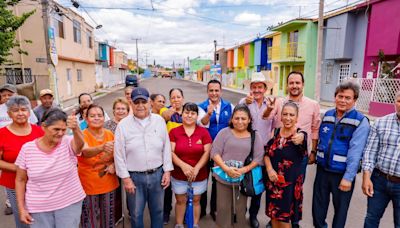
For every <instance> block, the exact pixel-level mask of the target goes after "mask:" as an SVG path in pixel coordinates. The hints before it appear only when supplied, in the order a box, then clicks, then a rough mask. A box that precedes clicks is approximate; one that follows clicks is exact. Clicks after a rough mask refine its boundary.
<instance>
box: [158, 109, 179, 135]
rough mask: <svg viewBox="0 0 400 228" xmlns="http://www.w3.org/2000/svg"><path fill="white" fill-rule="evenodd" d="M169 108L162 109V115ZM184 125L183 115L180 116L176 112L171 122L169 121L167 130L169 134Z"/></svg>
mask: <svg viewBox="0 0 400 228" xmlns="http://www.w3.org/2000/svg"><path fill="white" fill-rule="evenodd" d="M167 110H168V108H166V107H164V108H161V110H160V115H162V114H163V112H165V111H167ZM181 125H182V115H180V114H179V113H177V112H175V113H174V114H172V116H171V119H170V120H169V121H167V130H168V133H169V132H170V131H171V130H172V129H174V128H176V127H179V126H181Z"/></svg>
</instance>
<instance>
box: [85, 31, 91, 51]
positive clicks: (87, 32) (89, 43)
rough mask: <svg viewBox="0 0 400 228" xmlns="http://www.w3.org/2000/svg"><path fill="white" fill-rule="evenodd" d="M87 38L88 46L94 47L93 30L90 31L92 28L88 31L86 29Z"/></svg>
mask: <svg viewBox="0 0 400 228" xmlns="http://www.w3.org/2000/svg"><path fill="white" fill-rule="evenodd" d="M86 38H87V44H88V48H90V49H92V48H93V44H92V31H90V30H87V31H86Z"/></svg>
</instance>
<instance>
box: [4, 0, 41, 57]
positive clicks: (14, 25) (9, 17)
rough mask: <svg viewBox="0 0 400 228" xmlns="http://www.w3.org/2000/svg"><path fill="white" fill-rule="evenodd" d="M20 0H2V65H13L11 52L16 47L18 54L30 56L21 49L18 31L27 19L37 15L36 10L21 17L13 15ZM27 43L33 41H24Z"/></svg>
mask: <svg viewBox="0 0 400 228" xmlns="http://www.w3.org/2000/svg"><path fill="white" fill-rule="evenodd" d="M19 2H20V0H0V65H3V64H7V65H11V64H13V63H12V61H10V60H8V58H7V57H8V56H10V55H11V50H12V49H13V48H14V47H16V48H17V51H18V53H20V54H24V55H28V53H27V52H26V51H24V50H22V49H21V48H20V42H19V41H18V40H16V39H15V37H16V31H17V29H18V28H19V27H21V26H22V25H23V24H24V22H25V21H26V19H28V17H30V16H31V15H32V14H34V13H35V10H32V11H30V12H26V13H23V14H22V15H21V16H16V15H14V14H13V11H12V10H11V7H13V6H15V5H17V4H18V3H19ZM24 42H26V43H32V41H29V40H24Z"/></svg>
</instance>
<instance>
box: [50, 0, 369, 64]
mask: <svg viewBox="0 0 400 228" xmlns="http://www.w3.org/2000/svg"><path fill="white" fill-rule="evenodd" d="M57 1H58V2H59V3H61V4H62V5H63V6H66V7H73V6H72V3H71V1H70V0H57ZM77 2H78V3H79V4H80V5H81V6H80V7H79V8H78V9H76V10H77V11H78V12H79V13H80V14H81V15H82V16H83V17H84V18H85V19H86V21H87V22H88V23H89V24H91V25H93V26H94V27H95V26H96V25H102V28H101V29H97V30H96V31H95V39H96V40H99V41H108V42H109V44H111V45H113V46H115V47H116V48H117V49H118V50H123V51H125V52H126V53H127V54H128V56H129V57H130V58H134V59H136V45H135V41H134V39H139V40H138V49H139V64H140V65H141V66H144V65H145V64H146V59H147V63H148V64H153V62H154V61H155V62H156V64H161V65H163V66H167V67H171V66H172V64H173V63H175V66H183V64H184V63H185V64H187V58H188V57H189V59H193V58H196V57H201V58H206V59H213V52H214V40H216V41H217V49H220V48H230V47H233V46H235V45H238V44H240V43H243V42H245V41H248V40H251V39H254V38H256V37H257V36H258V35H262V34H265V33H266V32H267V27H268V26H276V25H277V24H278V23H279V22H286V21H288V20H291V19H295V18H299V17H301V18H316V17H317V16H318V6H319V0H78V1H77ZM358 2H363V0H325V12H326V11H329V10H333V9H336V8H339V7H343V6H346V4H352V3H358Z"/></svg>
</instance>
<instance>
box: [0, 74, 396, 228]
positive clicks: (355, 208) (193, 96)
mask: <svg viewBox="0 0 400 228" xmlns="http://www.w3.org/2000/svg"><path fill="white" fill-rule="evenodd" d="M141 86H144V87H146V88H148V89H149V90H150V92H152V93H162V94H164V95H165V96H168V91H169V90H170V89H171V88H174V87H177V88H181V89H183V91H184V96H185V100H186V101H193V102H200V101H202V100H204V99H205V98H206V97H207V95H206V88H205V86H204V85H201V84H197V83H193V82H188V81H181V80H173V79H172V80H171V79H153V78H152V79H148V80H145V81H143V82H142V84H141ZM119 96H123V91H122V90H120V91H117V92H114V93H112V94H109V95H107V96H105V97H102V98H100V99H98V100H97V101H96V103H98V104H100V105H102V106H103V107H104V108H105V110H106V111H107V113H108V114H109V115H110V116H111V115H112V111H111V108H112V107H111V106H112V102H113V100H114V99H115V98H116V97H119ZM241 97H243V95H241V94H237V93H233V92H228V91H225V92H224V94H223V98H225V99H227V100H229V101H231V102H232V103H233V104H237V102H238V101H239V99H240V98H241ZM314 177H315V166H309V167H308V169H307V177H306V182H305V183H304V207H303V211H304V213H303V220H302V221H301V223H300V224H301V226H302V227H312V216H311V199H312V186H313V180H314ZM360 186H361V175H360V174H359V175H358V176H357V181H356V186H355V191H354V194H353V199H352V202H351V206H350V209H349V216H348V219H347V226H346V227H349V228H358V227H362V226H363V220H364V217H365V213H366V203H367V199H366V197H365V196H364V195H363V194H362V192H361V187H360ZM263 201H264V200H263ZM0 202H4V192H3V191H0ZM264 206H265V202H262V207H261V209H260V212H259V215H258V219H259V220H260V223H261V227H265V225H266V223H267V221H268V220H269V219H268V218H267V217H266V215H265V213H264ZM3 209H4V204H1V207H0V212H1V213H0V221H1V222H0V224H1V225H0V227H1V228H3V227H4V228H8V227H13V224H14V223H13V220H12V219H13V218H12V216H5V215H4V214H3ZM332 212H333V208H332V207H331V208H330V209H329V215H328V221H331V220H332ZM392 214H393V210H392V206H391V205H389V207H388V208H387V210H386V213H385V215H384V217H383V218H382V220H381V226H380V227H385V228H386V227H393V217H392V216H393V215H392ZM146 223H147V224H148V225H147V227H150V226H149V222H148V216H146ZM125 224H126V225H129V222H128V221H126V222H125ZM173 224H174V218H173V216H172V217H171V222H170V224H169V225H168V226H166V227H173ZM200 226H201V227H209V228H212V227H216V225H215V223H214V222H213V221H212V219H211V217H210V216H207V217H206V218H204V219H202V220H201V222H200ZM120 227H122V226H120Z"/></svg>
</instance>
